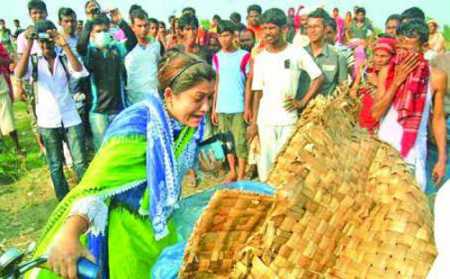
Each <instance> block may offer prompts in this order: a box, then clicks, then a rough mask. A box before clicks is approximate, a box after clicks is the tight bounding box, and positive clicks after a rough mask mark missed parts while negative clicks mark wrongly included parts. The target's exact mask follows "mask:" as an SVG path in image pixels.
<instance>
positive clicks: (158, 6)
mask: <svg viewBox="0 0 450 279" xmlns="http://www.w3.org/2000/svg"><path fill="white" fill-rule="evenodd" d="M85 1H86V0H45V2H46V3H47V7H48V9H49V15H50V19H51V20H56V17H57V11H58V8H60V7H63V6H66V7H71V8H73V9H74V10H75V11H76V12H77V14H78V15H79V17H80V19H83V18H84V11H83V9H84V3H85ZM27 2H28V0H0V3H1V4H0V5H1V9H0V18H4V19H6V20H7V23H8V25H10V24H11V22H12V20H13V19H14V18H18V19H20V20H21V21H22V25H23V26H25V25H28V24H29V23H30V20H29V18H28V15H27V10H26V6H27ZM99 2H100V3H101V5H102V6H104V7H118V8H119V9H120V10H121V11H122V13H123V14H127V13H128V9H129V7H130V6H131V5H132V4H135V3H137V4H139V5H141V6H142V7H144V8H145V9H146V10H147V12H148V13H149V14H150V16H152V17H155V18H158V19H160V20H165V21H167V18H168V16H169V15H171V14H174V13H178V14H179V12H180V10H181V9H182V8H183V7H185V6H193V7H194V8H195V9H196V10H197V13H198V14H199V16H200V18H202V19H206V18H211V17H212V16H213V15H214V14H218V15H220V16H221V17H226V18H228V16H229V15H230V13H231V12H233V11H237V12H239V13H241V15H242V17H243V18H245V11H246V7H247V6H248V5H250V4H254V3H257V4H259V5H261V6H262V8H263V9H268V8H273V7H279V8H282V9H284V10H287V8H288V7H291V6H298V5H299V4H304V5H305V6H307V7H316V6H318V5H320V4H322V5H325V8H326V9H328V10H331V9H332V8H333V7H335V6H337V7H339V8H340V10H341V11H342V12H341V14H344V12H345V11H346V10H350V9H352V7H353V6H355V5H359V6H364V7H365V8H366V10H367V15H368V16H369V17H370V18H371V19H372V20H373V21H374V22H375V24H376V25H377V26H379V27H382V25H383V23H384V20H385V19H386V18H387V17H388V16H389V15H390V14H393V13H401V12H402V11H403V10H405V9H406V8H408V7H411V6H418V7H420V8H421V9H423V10H424V11H425V13H426V15H427V16H430V17H433V18H435V19H437V20H438V21H439V22H440V23H441V24H442V25H443V24H448V25H450V0H302V1H293V0H261V1H247V0H186V1H181V0H100V1H99Z"/></svg>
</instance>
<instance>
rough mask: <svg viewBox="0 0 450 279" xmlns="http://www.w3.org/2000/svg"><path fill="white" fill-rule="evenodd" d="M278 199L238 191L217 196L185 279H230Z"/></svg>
mask: <svg viewBox="0 0 450 279" xmlns="http://www.w3.org/2000/svg"><path fill="white" fill-rule="evenodd" d="M273 201H274V198H273V197H270V196H263V195H257V194H250V193H244V192H241V191H237V190H222V191H219V192H217V193H215V194H214V196H213V198H212V199H211V201H210V203H209V204H208V207H207V209H206V210H205V213H204V214H203V215H202V216H201V218H200V220H199V221H198V223H197V224H196V227H195V229H194V232H193V234H192V237H191V238H190V240H189V243H188V248H187V249H186V253H185V257H184V266H183V268H182V270H181V273H180V276H181V277H184V278H210V277H212V276H213V275H215V276H216V277H223V278H227V277H228V274H229V273H230V272H231V271H232V269H233V266H234V263H235V259H236V258H237V254H238V253H239V252H240V250H241V249H242V247H244V245H245V244H246V243H247V240H248V239H249V238H250V236H251V235H252V234H253V233H254V232H256V231H257V230H258V228H259V227H260V226H261V225H262V223H263V222H264V220H265V219H266V216H267V213H268V211H269V209H270V208H271V207H272V205H273Z"/></svg>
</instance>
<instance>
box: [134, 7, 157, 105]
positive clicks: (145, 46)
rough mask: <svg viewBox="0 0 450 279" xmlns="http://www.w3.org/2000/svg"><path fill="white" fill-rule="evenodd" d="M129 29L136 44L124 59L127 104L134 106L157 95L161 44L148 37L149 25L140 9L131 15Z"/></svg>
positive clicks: (146, 16) (144, 13) (145, 14)
mask: <svg viewBox="0 0 450 279" xmlns="http://www.w3.org/2000/svg"><path fill="white" fill-rule="evenodd" d="M131 28H132V29H133V31H134V33H135V34H136V37H137V40H138V44H137V45H136V46H135V47H134V49H133V50H132V51H131V52H130V53H128V54H127V56H126V57H125V67H126V69H127V83H128V84H127V102H128V104H129V105H132V104H135V103H137V102H139V101H142V100H144V99H145V97H146V96H148V95H156V96H157V95H158V77H157V74H158V63H159V60H160V59H161V55H160V52H161V44H160V43H159V41H158V40H156V39H155V38H154V37H152V36H149V30H150V23H149V20H148V15H147V13H146V12H145V11H144V10H142V9H137V10H134V11H133V12H132V13H131Z"/></svg>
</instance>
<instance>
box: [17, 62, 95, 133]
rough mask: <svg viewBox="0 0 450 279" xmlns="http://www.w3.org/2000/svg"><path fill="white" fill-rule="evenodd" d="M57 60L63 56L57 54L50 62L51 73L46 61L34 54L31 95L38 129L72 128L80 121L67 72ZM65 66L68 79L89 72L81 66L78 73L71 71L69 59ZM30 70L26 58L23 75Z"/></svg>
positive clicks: (86, 74)
mask: <svg viewBox="0 0 450 279" xmlns="http://www.w3.org/2000/svg"><path fill="white" fill-rule="evenodd" d="M59 57H61V58H59ZM60 59H65V58H64V57H62V55H61V54H58V55H57V56H56V58H55V62H54V64H53V74H52V73H51V72H50V70H49V64H48V62H47V60H46V59H45V58H44V57H43V56H38V63H37V67H38V68H37V70H38V71H37V74H38V80H37V82H36V87H35V88H36V92H35V94H36V116H37V124H38V126H39V127H41V128H58V127H61V126H64V127H72V126H75V125H78V124H80V123H81V119H80V116H79V115H78V112H77V109H76V107H75V101H74V100H73V98H72V96H71V95H70V93H69V86H68V80H67V74H66V72H65V70H64V67H63V65H61V61H60ZM66 66H67V70H68V72H69V75H70V76H71V77H72V78H82V77H86V76H88V75H89V73H88V72H87V70H86V69H85V68H84V66H83V69H82V71H81V72H75V71H74V70H73V68H72V65H71V64H70V63H69V62H67V65H66ZM32 71H33V66H32V63H31V59H30V61H29V63H28V70H27V73H26V77H25V78H27V79H30V78H31V74H32Z"/></svg>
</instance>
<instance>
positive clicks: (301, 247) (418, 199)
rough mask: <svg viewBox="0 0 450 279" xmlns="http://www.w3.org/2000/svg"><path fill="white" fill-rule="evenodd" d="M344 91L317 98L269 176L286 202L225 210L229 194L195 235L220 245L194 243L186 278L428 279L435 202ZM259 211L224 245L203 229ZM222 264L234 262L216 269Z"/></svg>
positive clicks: (278, 196)
mask: <svg viewBox="0 0 450 279" xmlns="http://www.w3.org/2000/svg"><path fill="white" fill-rule="evenodd" d="M345 92H346V91H344V92H343V93H339V94H337V96H334V97H328V98H325V97H317V98H316V99H315V100H314V101H313V102H312V104H311V105H309V106H308V108H307V109H306V110H305V111H304V112H303V114H302V118H301V119H300V120H299V122H298V124H297V130H296V132H295V133H294V135H293V136H292V137H291V139H290V141H289V142H288V143H287V144H286V145H285V147H284V149H283V150H282V152H281V153H280V155H279V156H278V157H277V160H276V163H275V164H274V167H273V169H272V171H271V173H270V176H269V181H268V183H269V184H270V185H272V186H274V187H275V188H276V189H277V194H276V196H275V198H274V200H273V201H270V202H269V200H267V204H265V206H268V205H269V204H270V209H269V210H268V212H262V211H263V210H265V209H266V208H264V207H263V206H259V207H253V208H242V209H239V207H238V206H237V205H236V203H231V204H230V206H229V207H228V208H224V211H220V210H219V211H218V210H217V209H216V208H215V207H214V206H213V205H214V204H215V203H216V204H217V203H220V201H218V200H217V199H222V198H229V196H224V197H222V196H221V195H217V196H216V197H215V199H214V200H213V201H212V202H211V204H210V205H209V207H208V209H207V210H206V212H205V213H204V215H203V216H202V218H201V221H200V222H199V226H200V227H201V229H199V228H198V227H197V229H196V230H195V232H194V235H193V236H192V239H204V240H203V242H205V243H206V242H208V241H211V242H210V243H209V245H200V244H199V243H198V242H196V241H192V240H191V242H190V243H189V245H188V248H187V251H186V257H185V263H184V268H185V269H184V270H189V273H186V272H183V273H181V275H180V277H182V278H220V277H223V278H258V279H259V278H262V279H264V278H345V279H347V278H425V277H426V275H427V272H428V270H429V269H430V268H431V264H432V263H433V261H434V258H435V256H436V249H435V245H434V239H433V231H432V228H433V223H432V215H431V211H430V209H429V206H428V203H427V199H426V196H425V195H424V194H423V193H422V192H421V191H420V189H419V187H418V186H417V184H416V182H415V178H414V176H413V175H412V172H411V170H410V169H409V168H408V167H407V166H406V164H405V163H404V162H403V160H402V159H401V157H400V155H399V153H398V152H397V151H396V150H394V149H393V148H392V147H390V146H389V145H387V144H385V143H383V142H381V141H379V140H377V139H376V138H374V137H371V136H369V135H368V134H367V132H366V131H364V130H362V129H360V128H358V127H357V124H356V119H357V118H356V117H357V115H358V109H359V103H358V102H357V101H355V100H353V99H351V98H350V97H349V96H347V95H346V94H345ZM241 195H242V196H243V197H245V198H250V199H252V197H253V196H255V201H260V200H258V198H256V195H251V194H246V193H241V192H234V193H233V199H234V200H239V199H240V197H239V196H241ZM259 199H261V198H260V197H259ZM263 208H264V209H263ZM239 210H240V211H241V212H240V213H237V211H239ZM254 210H261V212H259V213H256V212H254ZM250 212H254V213H252V214H255V216H253V219H255V220H257V222H256V223H258V225H255V226H253V228H252V232H250V234H247V233H246V234H242V231H240V233H239V236H236V229H234V228H233V229H231V227H228V230H227V229H226V228H225V226H222V227H223V228H225V230H223V231H221V233H222V234H220V237H217V235H216V237H215V238H214V239H209V240H206V239H208V237H209V235H210V233H211V232H214V226H212V225H206V226H205V225H204V224H205V223H208V222H213V221H212V220H216V219H217V218H218V217H217V216H216V215H218V216H220V218H223V222H224V223H225V222H226V223H227V224H230V223H239V222H240V221H239V220H241V219H242V216H247V214H248V213H250ZM233 218H236V219H237V220H236V221H235V220H233ZM246 218H250V217H249V216H247V217H246ZM247 228H250V226H248V227H247ZM226 231H227V232H226ZM233 242H234V243H233ZM229 247H233V249H229ZM236 249H239V250H240V252H239V253H236ZM211 251H214V253H211ZM229 251H231V252H229ZM224 255H226V256H224ZM217 257H219V258H221V257H223V259H224V261H225V260H226V264H224V263H223V262H222V264H220V265H219V266H215V265H211V262H214V263H217V262H218V261H217ZM192 259H196V262H198V263H202V262H204V263H205V264H204V265H201V264H196V265H193V264H192V263H193V261H192ZM219 262H220V261H219ZM206 263H207V264H206ZM205 271H206V273H205Z"/></svg>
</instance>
